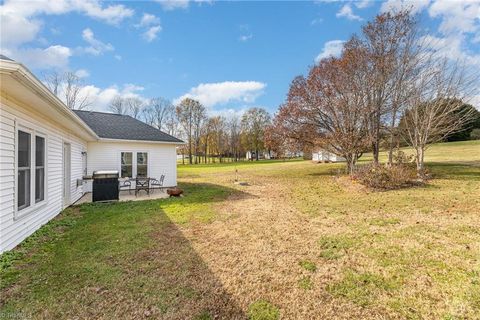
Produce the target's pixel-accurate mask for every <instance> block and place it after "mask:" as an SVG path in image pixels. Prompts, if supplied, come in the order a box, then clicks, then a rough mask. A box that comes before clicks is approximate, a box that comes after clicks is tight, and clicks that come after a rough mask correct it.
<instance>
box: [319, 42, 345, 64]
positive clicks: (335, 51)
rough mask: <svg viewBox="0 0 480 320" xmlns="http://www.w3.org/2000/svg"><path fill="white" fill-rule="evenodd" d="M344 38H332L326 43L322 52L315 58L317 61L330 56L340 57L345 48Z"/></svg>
mask: <svg viewBox="0 0 480 320" xmlns="http://www.w3.org/2000/svg"><path fill="white" fill-rule="evenodd" d="M344 43H345V41H343V40H332V41H328V42H326V43H325V45H324V46H323V49H322V52H320V54H319V55H318V56H317V57H316V58H315V62H316V63H318V62H320V60H322V59H324V58H328V57H338V56H339V55H340V54H341V53H342V50H343V44H344Z"/></svg>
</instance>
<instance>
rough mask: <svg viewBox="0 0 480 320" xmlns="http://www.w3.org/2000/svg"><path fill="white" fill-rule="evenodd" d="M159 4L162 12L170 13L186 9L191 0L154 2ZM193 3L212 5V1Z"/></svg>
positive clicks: (161, 0)
mask: <svg viewBox="0 0 480 320" xmlns="http://www.w3.org/2000/svg"><path fill="white" fill-rule="evenodd" d="M155 1H156V2H158V3H160V5H161V6H162V8H163V10H166V11H171V10H175V9H187V8H188V6H189V4H190V2H192V0H155ZM193 2H195V3H198V5H202V4H204V3H206V4H212V3H213V0H193Z"/></svg>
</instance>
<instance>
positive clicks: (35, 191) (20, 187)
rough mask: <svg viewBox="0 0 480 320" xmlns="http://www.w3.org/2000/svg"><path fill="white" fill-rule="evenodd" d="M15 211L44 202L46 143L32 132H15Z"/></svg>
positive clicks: (40, 136)
mask: <svg viewBox="0 0 480 320" xmlns="http://www.w3.org/2000/svg"><path fill="white" fill-rule="evenodd" d="M16 149H17V160H16V161H17V189H16V192H17V194H16V196H17V211H22V210H24V209H26V208H28V207H31V206H32V205H35V204H37V203H41V202H42V201H43V200H45V174H46V173H45V171H46V141H45V137H44V136H42V135H38V134H36V132H35V131H34V130H30V129H26V128H25V129H24V128H21V129H18V130H17V141H16Z"/></svg>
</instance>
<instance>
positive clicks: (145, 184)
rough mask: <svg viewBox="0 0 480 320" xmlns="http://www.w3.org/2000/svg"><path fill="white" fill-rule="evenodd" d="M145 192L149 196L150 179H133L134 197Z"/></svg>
mask: <svg viewBox="0 0 480 320" xmlns="http://www.w3.org/2000/svg"><path fill="white" fill-rule="evenodd" d="M142 190H144V191H146V192H147V194H148V195H150V178H146V177H137V178H135V197H136V196H137V194H138V193H139V192H140V191H142Z"/></svg>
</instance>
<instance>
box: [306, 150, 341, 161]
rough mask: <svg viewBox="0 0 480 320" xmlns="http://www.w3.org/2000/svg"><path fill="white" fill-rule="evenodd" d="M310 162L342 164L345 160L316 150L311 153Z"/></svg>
mask: <svg viewBox="0 0 480 320" xmlns="http://www.w3.org/2000/svg"><path fill="white" fill-rule="evenodd" d="M312 161H316V162H343V161H345V158H342V157H340V156H337V155H336V154H334V153H332V152H329V151H326V150H323V149H318V150H316V151H315V152H313V153H312Z"/></svg>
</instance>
